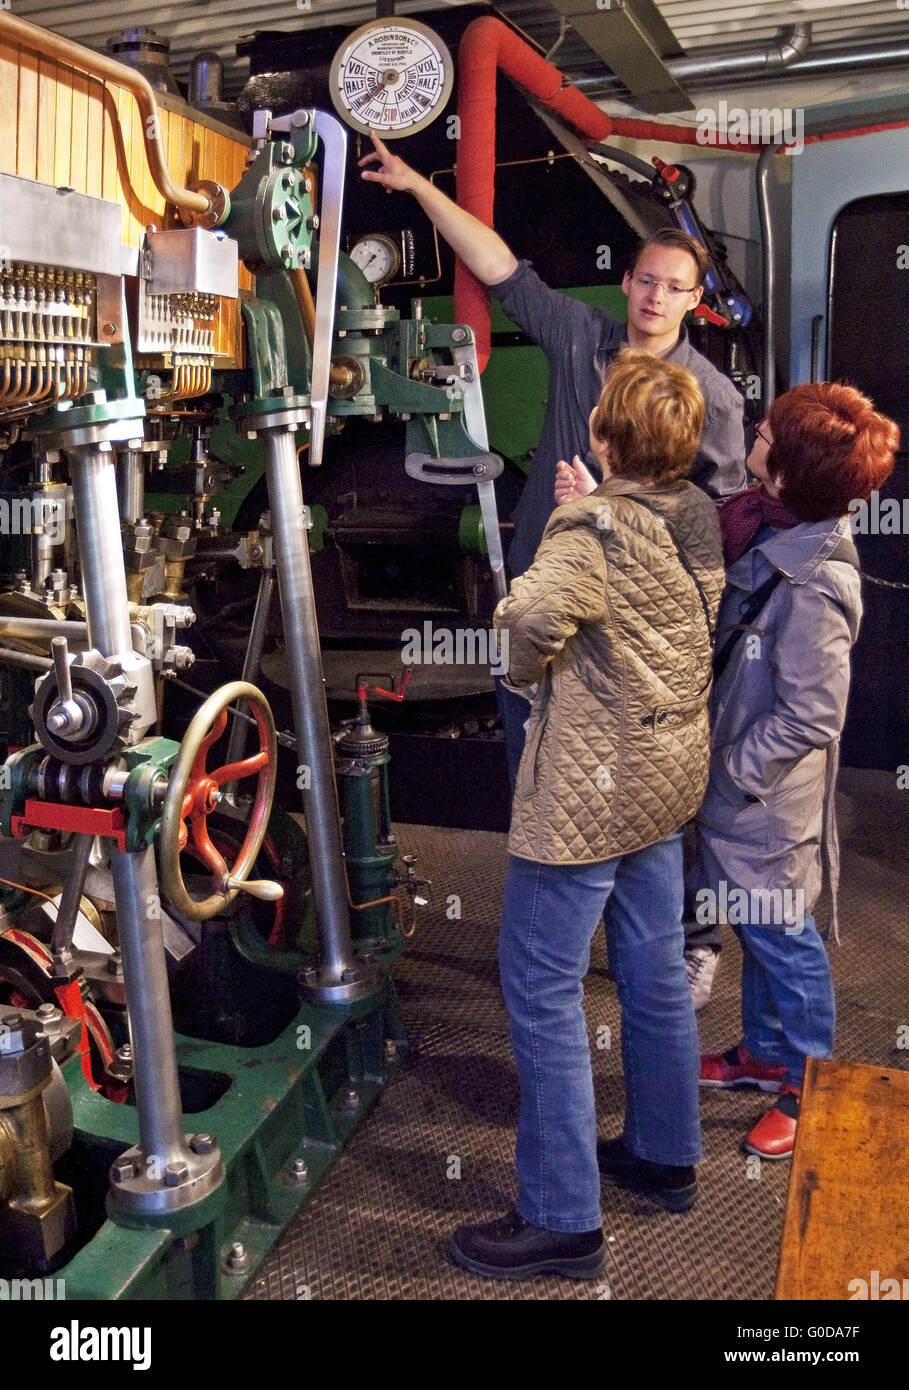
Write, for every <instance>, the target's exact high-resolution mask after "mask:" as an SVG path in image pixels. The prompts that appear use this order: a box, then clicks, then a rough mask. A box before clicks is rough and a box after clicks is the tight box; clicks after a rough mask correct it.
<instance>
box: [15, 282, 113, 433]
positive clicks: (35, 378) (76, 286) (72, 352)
mask: <svg viewBox="0 0 909 1390" xmlns="http://www.w3.org/2000/svg"><path fill="white" fill-rule="evenodd" d="M97 318H98V291H97V282H96V280H95V277H94V276H93V275H88V274H85V273H83V272H82V271H76V270H62V269H58V268H56V267H54V266H43V265H31V264H29V263H28V262H14V263H13V264H12V265H9V266H7V267H5V268H2V269H0V407H8V406H20V407H22V406H28V405H33V404H38V403H39V402H47V401H60V400H75V399H76V398H77V397H78V396H82V395H84V394H85V392H86V391H87V390H88V385H89V369H90V367H91V366H92V365H93V364H94V362H95V349H96V348H97V347H98V346H100V344H99V343H98V340H97Z"/></svg>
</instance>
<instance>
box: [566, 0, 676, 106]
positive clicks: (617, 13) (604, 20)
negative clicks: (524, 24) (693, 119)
mask: <svg viewBox="0 0 909 1390" xmlns="http://www.w3.org/2000/svg"><path fill="white" fill-rule="evenodd" d="M550 3H551V4H552V6H553V8H554V9H556V10H558V12H559V13H560V14H563V15H564V16H565V18H566V19H567V20H568V22H569V24H570V25H571V27H572V28H573V29H575V30H576V31H577V32H578V33H579V34H580V36H581V38H582V39H583V40H584V42H585V43H586V44H587V45H588V46H589V47H590V48H592V49H593V51H594V53H596V54H597V56H598V57H600V58H602V59H603V61H604V63H606V64H608V66H609V67H610V68H611V69H612V71H613V72H614V73H615V74H616V76H617V77H619V78H621V80H622V82H623V83H624V85H625V86H626V87H627V88H628V90H629V92H630V93H631V95H632V97H633V99H634V103H635V105H636V106H639V107H640V108H641V109H642V110H643V111H649V112H652V113H656V112H659V111H690V110H692V109H693V102H692V101H691V99H690V97H689V96H688V94H687V93H686V91H685V90H684V88H683V87H682V86H680V84H679V83H678V82H677V81H676V79H675V78H674V77H673V75H672V73H671V72H670V70H669V68H668V67H667V65H666V61H665V60H666V59H667V58H678V57H680V56H681V54H682V50H681V48H680V47H679V45H678V41H677V39H676V38H675V35H674V34H673V32H672V30H671V29H670V28H669V26H668V25H667V24H666V22H665V20H664V19H663V17H662V15H661V14H660V12H659V10H657V8H656V6H655V5H654V4H653V0H607V5H606V8H604V9H599V8H596V9H592V8H591V6H590V3H589V0H550Z"/></svg>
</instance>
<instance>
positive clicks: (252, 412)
mask: <svg viewBox="0 0 909 1390" xmlns="http://www.w3.org/2000/svg"><path fill="white" fill-rule="evenodd" d="M230 414H231V418H232V419H233V421H234V424H235V425H236V427H237V429H238V430H239V431H240V433H241V434H245V435H247V437H248V438H254V437H255V436H256V435H257V434H258V433H259V432H260V431H262V430H281V429H286V430H290V431H291V432H292V433H295V432H296V431H297V430H298V429H301V428H302V427H303V426H304V425H308V424H309V422H310V420H311V419H312V406H311V402H310V399H309V396H294V395H286V396H258V397H256V399H255V400H252V401H243V402H242V404H240V405H235V406H234V407H233V408H232V410H231V412H230Z"/></svg>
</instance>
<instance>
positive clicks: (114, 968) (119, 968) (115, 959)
mask: <svg viewBox="0 0 909 1390" xmlns="http://www.w3.org/2000/svg"><path fill="white" fill-rule="evenodd" d="M104 968H105V970H106V971H107V973H108V975H122V974H123V957H122V956H121V954H120V952H119V951H112V952H111V954H110V955H109V956H108V958H107V964H106V966H105V967H104Z"/></svg>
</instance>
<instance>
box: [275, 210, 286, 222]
mask: <svg viewBox="0 0 909 1390" xmlns="http://www.w3.org/2000/svg"><path fill="white" fill-rule="evenodd" d="M271 220H272V222H285V221H286V220H287V213H286V212H285V211H284V208H272V210H271Z"/></svg>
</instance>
